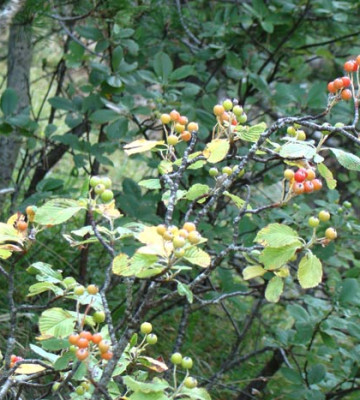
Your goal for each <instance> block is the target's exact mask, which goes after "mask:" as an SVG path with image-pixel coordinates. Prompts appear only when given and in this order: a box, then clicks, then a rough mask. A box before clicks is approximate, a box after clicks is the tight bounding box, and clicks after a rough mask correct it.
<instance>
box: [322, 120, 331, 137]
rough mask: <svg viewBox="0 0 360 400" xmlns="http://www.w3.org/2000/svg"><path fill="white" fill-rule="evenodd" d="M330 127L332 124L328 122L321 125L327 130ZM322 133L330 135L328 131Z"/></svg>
mask: <svg viewBox="0 0 360 400" xmlns="http://www.w3.org/2000/svg"><path fill="white" fill-rule="evenodd" d="M328 126H331V124H329V123H328V122H325V123H323V124H322V125H321V127H322V128H326V127H328ZM321 133H322V134H323V135H330V131H327V130H326V129H325V130H322V131H321Z"/></svg>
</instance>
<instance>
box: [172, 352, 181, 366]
mask: <svg viewBox="0 0 360 400" xmlns="http://www.w3.org/2000/svg"><path fill="white" fill-rule="evenodd" d="M170 360H171V362H172V363H173V364H175V365H179V364H181V361H182V355H181V354H180V353H174V354H172V356H171V358H170Z"/></svg>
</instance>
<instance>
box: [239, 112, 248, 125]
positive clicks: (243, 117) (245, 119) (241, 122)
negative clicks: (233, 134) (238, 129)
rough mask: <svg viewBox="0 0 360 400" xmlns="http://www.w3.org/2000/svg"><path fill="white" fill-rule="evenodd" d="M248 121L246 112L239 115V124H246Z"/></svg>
mask: <svg viewBox="0 0 360 400" xmlns="http://www.w3.org/2000/svg"><path fill="white" fill-rule="evenodd" d="M246 121H247V115H246V114H245V113H243V114H241V115H240V116H239V117H238V122H239V124H245V122H246Z"/></svg>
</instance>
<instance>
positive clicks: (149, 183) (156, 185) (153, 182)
mask: <svg viewBox="0 0 360 400" xmlns="http://www.w3.org/2000/svg"><path fill="white" fill-rule="evenodd" d="M138 185H139V186H142V187H144V188H146V189H161V185H160V179H145V180H143V181H140V182H139V183H138Z"/></svg>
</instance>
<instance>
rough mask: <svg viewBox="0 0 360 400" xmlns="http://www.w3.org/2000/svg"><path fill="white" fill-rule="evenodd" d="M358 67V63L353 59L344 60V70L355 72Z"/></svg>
mask: <svg viewBox="0 0 360 400" xmlns="http://www.w3.org/2000/svg"><path fill="white" fill-rule="evenodd" d="M357 69H358V65H357V63H356V62H355V61H354V60H349V61H346V63H345V64H344V70H345V71H346V72H355V71H357Z"/></svg>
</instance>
